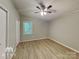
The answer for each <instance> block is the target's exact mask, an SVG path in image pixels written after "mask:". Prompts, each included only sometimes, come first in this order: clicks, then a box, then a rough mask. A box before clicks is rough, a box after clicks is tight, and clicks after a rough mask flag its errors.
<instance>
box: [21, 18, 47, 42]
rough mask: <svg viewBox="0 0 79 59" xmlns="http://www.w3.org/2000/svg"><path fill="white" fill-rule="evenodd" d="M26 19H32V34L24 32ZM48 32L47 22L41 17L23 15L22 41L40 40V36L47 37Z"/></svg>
mask: <svg viewBox="0 0 79 59" xmlns="http://www.w3.org/2000/svg"><path fill="white" fill-rule="evenodd" d="M24 21H32V35H26V34H23V22H24ZM47 33H48V25H47V22H45V21H42V20H39V19H33V18H26V17H21V41H26V40H38V39H40V38H46V37H47Z"/></svg>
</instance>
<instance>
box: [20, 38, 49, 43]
mask: <svg viewBox="0 0 79 59" xmlns="http://www.w3.org/2000/svg"><path fill="white" fill-rule="evenodd" d="M42 39H48V38H46V37H44V38H37V39H29V40H23V41H20V43H21V42H26V41H35V40H42Z"/></svg>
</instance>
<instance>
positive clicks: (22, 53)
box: [12, 39, 79, 59]
mask: <svg viewBox="0 0 79 59" xmlns="http://www.w3.org/2000/svg"><path fill="white" fill-rule="evenodd" d="M78 58H79V55H78V54H77V53H75V52H73V51H71V50H69V49H67V48H65V47H63V46H61V45H59V44H57V43H55V42H54V41H52V40H49V39H44V40H37V41H29V42H23V43H20V44H19V45H18V46H17V50H16V53H15V55H14V56H13V58H12V59H78Z"/></svg>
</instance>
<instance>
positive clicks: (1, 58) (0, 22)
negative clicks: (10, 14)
mask: <svg viewBox="0 0 79 59" xmlns="http://www.w3.org/2000/svg"><path fill="white" fill-rule="evenodd" d="M5 48H6V12H5V10H4V9H3V8H0V59H6V54H5Z"/></svg>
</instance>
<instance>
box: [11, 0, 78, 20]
mask: <svg viewBox="0 0 79 59" xmlns="http://www.w3.org/2000/svg"><path fill="white" fill-rule="evenodd" d="M12 1H13V2H14V4H15V6H16V8H17V9H18V11H19V12H20V14H21V15H23V16H25V17H30V18H36V19H44V20H51V19H54V18H56V17H59V16H61V15H63V14H64V13H67V12H69V11H71V10H78V9H79V0H42V1H43V2H44V4H45V5H46V6H48V5H50V4H51V5H52V6H53V7H52V8H51V9H55V10H56V13H52V14H47V15H46V16H41V15H40V13H34V12H36V11H39V10H38V9H37V8H36V6H39V4H38V2H37V1H36V0H12ZM38 1H40V0H38Z"/></svg>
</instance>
